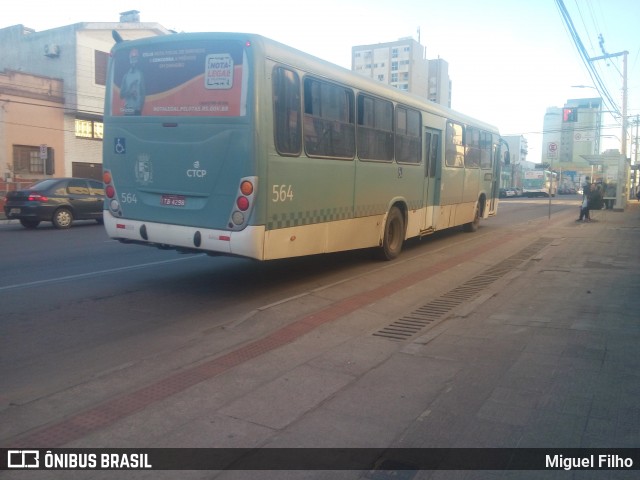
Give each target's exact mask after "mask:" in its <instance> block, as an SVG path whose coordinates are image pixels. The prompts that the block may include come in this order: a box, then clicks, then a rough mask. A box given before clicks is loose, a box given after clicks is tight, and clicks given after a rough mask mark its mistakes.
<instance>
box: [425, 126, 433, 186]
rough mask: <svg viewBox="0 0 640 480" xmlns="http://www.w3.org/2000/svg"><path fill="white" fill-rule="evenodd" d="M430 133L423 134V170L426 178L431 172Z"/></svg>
mask: <svg viewBox="0 0 640 480" xmlns="http://www.w3.org/2000/svg"><path fill="white" fill-rule="evenodd" d="M431 137H432V135H431V132H427V133H425V134H424V156H425V157H426V158H425V162H424V163H425V168H424V174H425V176H426V177H430V176H431V175H430V173H429V172H431Z"/></svg>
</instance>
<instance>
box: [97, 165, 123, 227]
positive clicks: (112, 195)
mask: <svg viewBox="0 0 640 480" xmlns="http://www.w3.org/2000/svg"><path fill="white" fill-rule="evenodd" d="M102 181H103V182H104V194H105V196H106V197H107V203H108V205H109V210H111V212H112V213H113V214H115V215H117V216H119V217H120V216H122V211H121V210H120V202H118V194H117V192H116V187H115V186H114V185H113V177H112V176H111V172H110V171H109V170H105V171H104V172H102Z"/></svg>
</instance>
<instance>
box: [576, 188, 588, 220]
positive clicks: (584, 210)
mask: <svg viewBox="0 0 640 480" xmlns="http://www.w3.org/2000/svg"><path fill="white" fill-rule="evenodd" d="M590 195H591V178H590V177H586V178H585V179H584V185H582V204H581V205H580V218H578V220H576V222H582V221H585V222H590V221H591V217H590V216H589V196H590Z"/></svg>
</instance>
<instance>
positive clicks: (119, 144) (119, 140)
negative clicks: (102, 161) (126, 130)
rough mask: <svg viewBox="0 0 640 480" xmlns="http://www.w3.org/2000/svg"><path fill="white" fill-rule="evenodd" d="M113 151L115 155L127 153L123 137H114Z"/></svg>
mask: <svg viewBox="0 0 640 480" xmlns="http://www.w3.org/2000/svg"><path fill="white" fill-rule="evenodd" d="M113 151H114V152H115V154H116V155H124V154H125V153H127V144H126V139H125V138H123V137H116V138H115V139H114V141H113Z"/></svg>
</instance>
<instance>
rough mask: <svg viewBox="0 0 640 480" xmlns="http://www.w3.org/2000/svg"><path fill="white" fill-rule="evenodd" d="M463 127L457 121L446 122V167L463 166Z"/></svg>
mask: <svg viewBox="0 0 640 480" xmlns="http://www.w3.org/2000/svg"><path fill="white" fill-rule="evenodd" d="M462 135H463V128H462V125H460V124H459V123H453V122H447V137H446V145H445V152H444V154H445V159H444V161H445V164H446V165H447V167H464V142H463V140H462Z"/></svg>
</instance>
